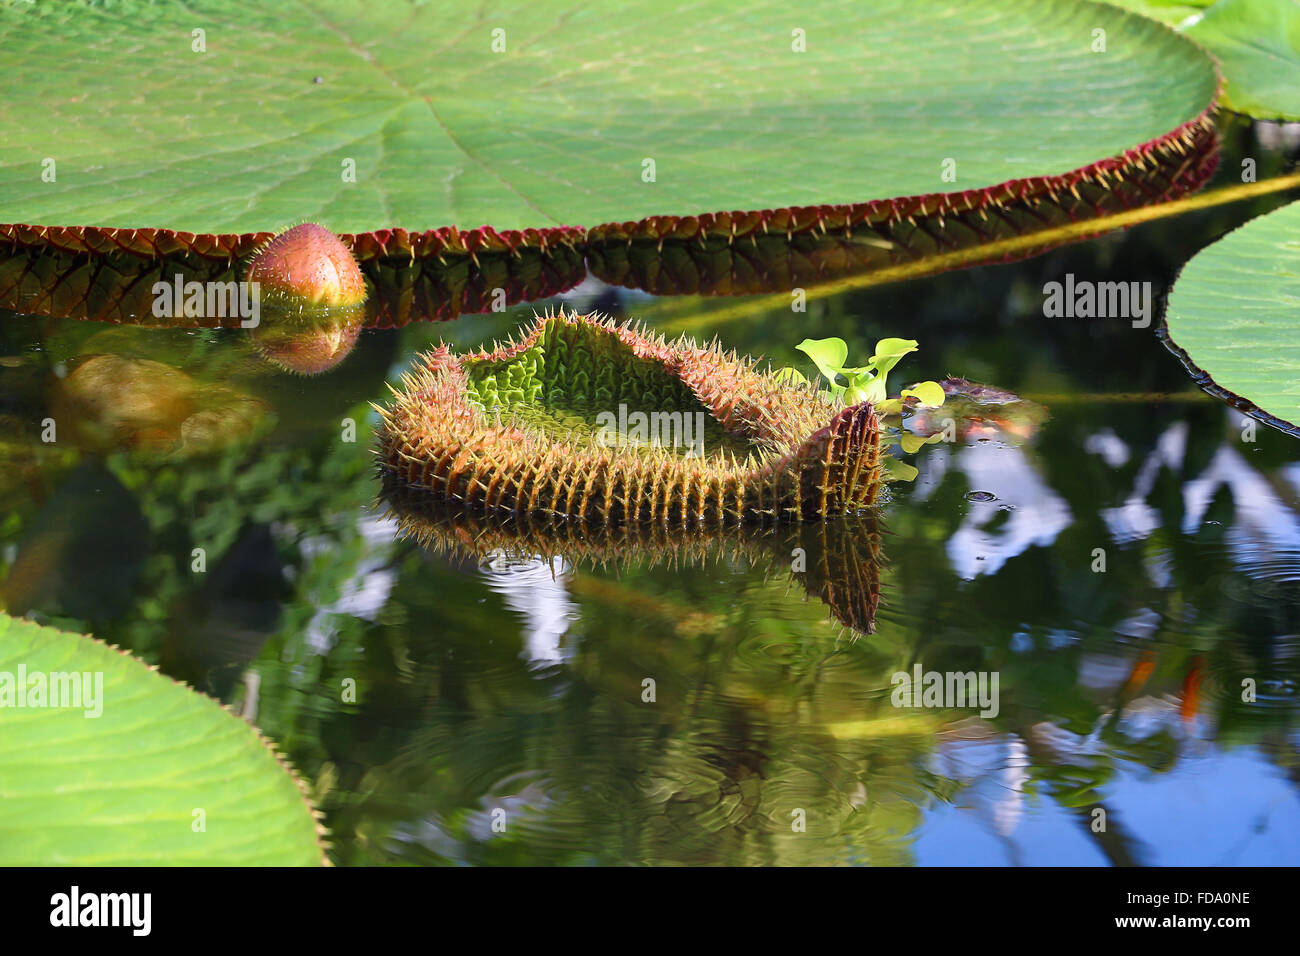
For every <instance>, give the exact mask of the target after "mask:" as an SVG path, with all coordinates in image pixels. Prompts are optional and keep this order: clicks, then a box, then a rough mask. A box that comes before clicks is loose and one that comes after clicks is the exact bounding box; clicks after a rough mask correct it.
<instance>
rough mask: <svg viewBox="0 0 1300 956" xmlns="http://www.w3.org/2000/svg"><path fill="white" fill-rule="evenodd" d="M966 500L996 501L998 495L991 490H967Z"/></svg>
mask: <svg viewBox="0 0 1300 956" xmlns="http://www.w3.org/2000/svg"><path fill="white" fill-rule="evenodd" d="M966 500H967V501H997V500H998V496H997V495H995V494H994V493H993V492H991V491H968V492H966Z"/></svg>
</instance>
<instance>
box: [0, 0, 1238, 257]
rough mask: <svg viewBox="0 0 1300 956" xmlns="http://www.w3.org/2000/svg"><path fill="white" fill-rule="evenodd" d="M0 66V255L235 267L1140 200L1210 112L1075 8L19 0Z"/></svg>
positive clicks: (1102, 21) (1161, 43)
mask: <svg viewBox="0 0 1300 956" xmlns="http://www.w3.org/2000/svg"><path fill="white" fill-rule="evenodd" d="M1097 30H1105V31H1106V38H1107V39H1106V44H1105V48H1104V50H1098V49H1097V48H1096V42H1095V35H1096V31H1097ZM196 31H202V32H196ZM494 46H495V49H494ZM0 47H2V48H3V49H5V50H7V51H10V59H9V62H8V64H7V65H8V66H9V69H8V70H7V71H6V76H7V77H8V80H7V83H8V84H9V88H8V89H6V90H5V91H4V93H5V95H4V96H2V97H0V104H2V105H0V128H2V129H3V133H4V139H5V144H6V149H5V151H4V155H3V157H0V209H3V210H4V219H5V220H6V222H8V223H10V225H9V226H7V227H3V228H0V236H8V237H9V238H10V239H12V240H14V241H16V242H17V243H19V244H22V245H39V244H44V243H49V244H51V245H54V246H58V247H61V248H66V249H84V250H89V251H93V252H100V253H104V252H108V251H111V250H114V249H128V250H130V251H134V252H139V253H142V254H167V253H172V252H177V251H182V250H196V251H198V252H200V253H205V254H210V255H215V256H221V257H225V256H228V255H242V254H244V253H246V252H248V251H249V250H250V249H251V248H252V247H253V245H254V244H255V243H256V242H257V241H258V240H259V239H261V238H263V237H264V235H265V233H266V232H267V231H270V230H274V229H277V228H280V227H283V226H284V225H286V224H289V223H292V222H295V221H301V220H304V219H311V220H317V221H320V222H322V223H323V224H324V225H326V226H328V227H329V228H331V229H333V230H335V231H336V232H339V233H341V234H344V236H345V239H346V240H347V241H348V242H350V243H351V244H352V245H353V248H354V250H355V251H357V253H358V255H359V256H360V257H361V258H363V259H364V258H368V257H371V256H374V255H379V254H383V253H388V254H398V253H400V254H411V255H440V254H442V253H444V252H447V251H449V250H450V251H453V252H468V253H474V252H476V251H478V250H480V249H489V250H500V249H513V248H517V247H519V246H520V245H545V244H546V243H548V242H550V243H555V242H561V243H563V242H580V241H583V237H584V235H585V234H584V233H583V232H581V231H578V230H573V231H564V230H559V229H558V227H560V226H562V225H575V224H580V225H583V226H590V227H594V226H597V225H599V224H611V226H616V228H610V229H606V230H604V231H602V232H598V233H597V234H596V235H597V237H598V238H611V237H613V238H621V237H623V236H627V237H629V238H637V237H651V238H660V239H662V238H664V237H676V238H689V237H690V236H692V235H698V234H701V233H706V234H708V235H723V236H727V237H734V236H736V235H741V236H745V235H749V234H759V233H762V232H766V231H769V230H773V229H774V230H777V231H779V232H783V233H784V232H792V231H797V230H802V229H808V228H814V227H820V228H827V227H828V226H849V225H852V224H853V223H855V222H875V221H877V220H879V219H881V218H889V219H892V220H908V221H915V220H921V221H927V220H930V221H933V222H934V223H935V224H936V228H940V229H941V228H943V223H944V221H945V219H946V218H947V217H952V216H956V215H958V214H959V213H961V212H970V211H971V210H972V209H974V210H978V211H980V212H981V213H985V215H983V217H982V219H981V221H984V222H987V221H988V220H989V219H990V218H992V219H994V220H996V219H997V210H998V208H1000V207H1001V206H1002V205H1003V204H1008V203H1014V202H1028V201H1029V200H1033V201H1039V200H1042V201H1046V200H1048V199H1049V198H1050V199H1051V200H1053V201H1055V200H1058V199H1060V198H1061V197H1062V196H1063V195H1066V196H1068V195H1070V194H1076V195H1077V193H1078V192H1079V190H1080V188H1082V187H1083V186H1085V185H1087V184H1093V185H1095V186H1097V187H1099V188H1114V187H1117V186H1118V184H1119V183H1121V182H1123V181H1127V180H1136V181H1137V187H1135V192H1134V195H1135V196H1136V197H1138V199H1139V200H1140V201H1150V200H1153V199H1158V198H1161V196H1162V194H1163V193H1164V190H1165V188H1166V187H1167V186H1168V185H1169V181H1170V180H1178V179H1182V178H1186V177H1187V176H1188V175H1189V170H1188V169H1186V168H1180V164H1179V162H1178V159H1179V157H1181V156H1183V155H1184V154H1185V153H1186V152H1187V151H1188V149H1189V147H1190V144H1191V143H1192V140H1193V139H1194V137H1195V134H1196V132H1197V131H1201V132H1204V130H1205V129H1206V127H1207V111H1208V110H1209V108H1210V107H1211V105H1212V101H1213V98H1214V94H1215V88H1216V77H1215V72H1214V69H1213V66H1212V64H1211V62H1210V61H1209V59H1208V58H1207V57H1205V55H1204V54H1203V53H1202V52H1201V51H1199V50H1198V49H1197V48H1196V47H1195V46H1194V45H1193V44H1191V43H1189V42H1188V41H1186V40H1185V39H1183V38H1182V37H1180V36H1178V35H1176V34H1174V33H1172V32H1171V31H1169V30H1168V29H1167V28H1165V27H1164V26H1162V25H1160V24H1157V23H1155V22H1153V21H1150V20H1147V19H1145V18H1142V17H1139V16H1136V15H1133V14H1129V13H1125V12H1123V11H1121V10H1118V9H1117V8H1113V7H1109V6H1103V5H1097V4H1092V3H1078V2H1075V0H1039V2H1035V3H1024V2H1020V0H974V2H972V0H906V2H904V0H871V2H863V0H852V2H849V0H843V2H835V3H817V4H813V3H807V4H804V5H794V6H792V5H791V4H789V3H785V2H775V0H772V2H765V3H753V2H748V0H746V2H739V0H734V2H726V3H719V4H711V5H707V6H696V7H692V8H690V9H689V11H688V12H687V13H685V14H683V15H682V16H665V14H664V10H663V7H662V4H661V3H659V2H658V0H632V2H628V3H620V4H618V5H616V6H615V5H610V6H603V5H587V4H581V3H575V2H567V0H542V2H536V0H529V2H523V0H515V2H500V3H496V2H488V3H485V4H482V5H470V4H464V3H460V2H457V0H445V2H433V3H426V4H422V5H411V6H408V5H398V4H391V5H389V4H385V5H373V4H371V5H367V4H361V3H355V2H349V0H314V2H311V3H302V4H294V5H292V6H282V5H274V6H270V7H265V8H263V7H256V6H232V5H230V4H227V3H224V2H221V0H195V2H190V3H184V4H182V3H168V2H162V3H157V4H145V3H143V2H122V3H117V4H114V5H112V6H106V7H93V8H92V7H80V6H72V5H52V4H36V5H26V4H19V5H12V6H6V7H4V8H3V9H0ZM30 76H39V77H41V82H40V84H39V86H38V87H35V88H33V87H32V86H31V85H30V84H28V83H26V81H25V79H26V78H27V77H30ZM1165 161H1169V162H1171V163H1172V168H1162V167H1161V164H1162V163H1163V162H1165ZM1096 164H1099V165H1096ZM1182 166H1183V167H1185V166H1187V164H1186V163H1183V164H1182ZM1153 168H1156V169H1158V170H1159V171H1160V174H1161V178H1160V181H1159V182H1157V183H1155V184H1151V183H1146V182H1144V177H1145V176H1146V175H1148V174H1149V173H1150V171H1151V170H1152V169H1153ZM353 170H355V177H354V178H355V182H353V181H350V179H351V178H353V177H352V176H351V173H352V172H353ZM1190 181H1191V182H1192V184H1196V182H1197V180H1196V177H1195V176H1192V177H1191V180H1190ZM937 194H941V197H942V198H939V196H938V195H937ZM873 200H875V201H878V202H881V203H888V204H889V205H888V206H887V207H879V206H871V205H870V202H871V201H873ZM723 210H735V211H740V213H742V214H737V213H733V212H728V213H726V214H724V215H723V216H721V217H718V216H710V217H707V218H703V219H702V218H700V216H701V215H702V214H712V213H715V212H719V211H723ZM763 210H768V211H769V213H768V214H763V215H759V214H758V213H759V212H761V211H763ZM990 210H991V214H989V212H990ZM772 211H775V212H772ZM743 213H749V214H750V215H744V214H743ZM1072 214H1075V213H1072ZM484 223H486V224H489V225H490V226H492V227H493V229H491V230H485V231H476V232H473V233H468V234H467V233H461V232H459V231H456V230H453V229H450V228H444V227H461V228H465V227H477V226H479V225H480V224H484ZM21 224H27V226H28V227H30V228H24V227H23V226H22V225H21ZM56 227H57V228H56ZM503 230H514V232H508V233H505V234H503V232H502V231H503ZM528 230H534V231H528ZM537 230H540V231H537Z"/></svg>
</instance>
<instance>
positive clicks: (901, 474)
mask: <svg viewBox="0 0 1300 956" xmlns="http://www.w3.org/2000/svg"><path fill="white" fill-rule="evenodd" d="M880 467H881V470H882V471H883V472H884V478H885V481H915V480H916V476H917V475H919V474H920V473H921V472H920V470H919V469H918V468H917V467H916V466H915V465H909V464H908V463H907V462H905V461H900V460H899V459H897V458H892V457H890V456H888V455H886V456H885V457H884V458H882V459H881V460H880Z"/></svg>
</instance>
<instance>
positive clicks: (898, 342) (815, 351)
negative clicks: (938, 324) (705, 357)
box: [777, 337, 944, 415]
mask: <svg viewBox="0 0 1300 956" xmlns="http://www.w3.org/2000/svg"><path fill="white" fill-rule="evenodd" d="M795 348H797V349H798V350H799V351H800V352H803V353H804V354H805V355H807V356H808V357H809V358H810V359H812V360H813V364H815V365H816V366H817V371H819V372H821V373H822V375H824V376H825V377H826V380H827V382H829V383H830V384H829V387H827V388H826V389H823V391H825V392H828V393H829V394H830V397H831V398H834V399H838V400H839V401H841V402H843V403H844V404H845V405H856V404H858V403H859V402H870V403H871V404H872V405H874V406H875V407H876V412H877V413H878V414H881V415H890V414H895V413H897V412H900V411H902V409H903V405H904V404H905V401H904V400H905V399H908V398H915V399H916V403H915V404H918V405H924V406H926V407H928V408H938V407H939V406H940V405H942V404H943V398H944V395H943V386H941V385H940V384H939V383H938V382H918V383H917V384H915V385H913V386H912V387H911V388H905V389H903V390H902V392H900V393H899V397H898V398H896V399H891V398H889V391H888V387H887V376H888V375H889V372H890V371H891V370H892V369H893V367H894V366H895V365H897V364H898V363H899V361H901V360H902V358H903V356H904V355H908V354H910V353H912V352H915V351H916V350H917V344H916V340H915V339H881V340H880V341H878V342H877V343H876V350H875V352H874V353H873V354H872V356H871V358H869V359H867V364H866V365H860V366H856V367H850V366H848V365H846V364H845V363H846V362H847V361H848V360H849V347H848V345H846V344H845V342H844V340H843V339H841V338H836V337H832V338H829V339H804V340H803V341H802V342H800V343H799V344H798V345H796V346H795ZM777 374H779V375H781V376H782V377H783V378H784V379H786V380H788V381H795V382H806V381H807V379H806V378H804V376H803V374H802V373H800V372H799V370H798V369H794V368H784V369H781V371H780V372H779V373H777ZM841 377H842V378H843V379H844V381H845V384H843V385H841V384H840V383H839V382H838V381H837V379H838V378H841Z"/></svg>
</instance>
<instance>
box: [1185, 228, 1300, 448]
mask: <svg viewBox="0 0 1300 956" xmlns="http://www.w3.org/2000/svg"><path fill="white" fill-rule="evenodd" d="M1165 323H1166V327H1167V332H1168V341H1169V344H1170V345H1171V346H1172V347H1173V348H1174V350H1175V351H1176V352H1177V353H1179V354H1180V356H1181V357H1182V358H1183V361H1184V362H1185V363H1186V364H1187V366H1188V368H1189V369H1190V370H1191V371H1192V372H1193V374H1195V375H1196V376H1197V377H1198V380H1200V381H1201V384H1202V387H1204V388H1205V389H1206V390H1207V391H1210V392H1211V393H1212V394H1216V395H1219V396H1220V397H1223V398H1226V399H1228V400H1229V401H1231V402H1232V403H1233V404H1234V405H1236V406H1238V407H1240V408H1243V409H1244V410H1246V411H1248V412H1250V413H1251V414H1254V415H1255V416H1256V417H1258V418H1260V419H1261V420H1263V421H1266V422H1268V423H1269V424H1271V425H1274V426H1276V427H1278V428H1281V429H1282V430H1283V431H1286V432H1289V433H1291V434H1293V435H1296V436H1298V437H1300V376H1297V374H1296V370H1297V369H1300V203H1292V204H1291V205H1289V206H1284V207H1283V208H1281V209H1278V210H1276V211H1274V212H1271V213H1269V214H1268V215H1266V216H1260V217H1259V218H1258V219H1253V220H1251V221H1250V222H1248V223H1246V225H1244V226H1242V227H1241V228H1239V229H1236V230H1234V231H1233V232H1231V233H1229V234H1228V235H1227V236H1226V237H1224V238H1223V239H1221V240H1220V241H1219V242H1216V243H1214V245H1212V246H1209V247H1207V248H1206V249H1204V250H1202V251H1201V252H1200V253H1198V254H1197V255H1196V256H1195V257H1194V258H1193V259H1192V260H1191V261H1190V262H1189V263H1187V265H1186V266H1185V267H1184V268H1183V271H1182V274H1181V275H1180V276H1179V277H1178V281H1177V282H1176V283H1175V284H1174V287H1173V290H1172V291H1171V292H1170V293H1169V309H1168V312H1167V314H1166V317H1165Z"/></svg>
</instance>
